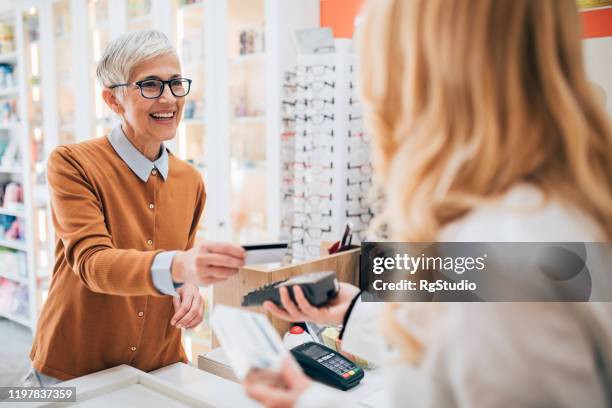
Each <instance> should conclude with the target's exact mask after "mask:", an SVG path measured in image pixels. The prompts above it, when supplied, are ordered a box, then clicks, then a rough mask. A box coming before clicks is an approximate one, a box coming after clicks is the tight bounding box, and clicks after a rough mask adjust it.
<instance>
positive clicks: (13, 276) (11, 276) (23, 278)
mask: <svg viewBox="0 0 612 408" xmlns="http://www.w3.org/2000/svg"><path fill="white" fill-rule="evenodd" d="M0 278H6V279H9V280H12V281H14V282H19V283H22V284H25V285H27V284H28V278H27V277H26V276H21V275H17V274H15V273H9V272H2V271H0Z"/></svg>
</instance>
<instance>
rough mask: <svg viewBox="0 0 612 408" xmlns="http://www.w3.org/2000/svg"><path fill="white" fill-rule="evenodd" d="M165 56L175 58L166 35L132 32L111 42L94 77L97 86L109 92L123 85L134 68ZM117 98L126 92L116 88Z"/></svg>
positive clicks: (146, 31)
mask: <svg viewBox="0 0 612 408" xmlns="http://www.w3.org/2000/svg"><path fill="white" fill-rule="evenodd" d="M166 54H177V52H176V50H175V49H174V47H173V46H172V43H170V40H169V39H168V37H167V36H166V34H164V33H162V32H161V31H158V30H141V31H133V32H129V33H126V34H123V35H122V36H120V37H118V38H116V39H114V40H113V41H111V42H110V43H109V44H108V46H107V47H106V49H105V50H104V54H103V55H102V58H101V59H100V62H99V63H98V68H97V69H96V76H97V77H98V81H99V82H100V85H102V86H103V87H105V88H108V87H110V86H112V85H117V84H125V83H127V82H128V81H129V80H130V74H131V73H132V70H133V69H134V67H135V66H137V65H138V64H140V63H142V62H145V61H147V60H150V59H151V58H155V57H159V56H162V55H166ZM116 90H117V91H119V96H122V95H123V94H124V93H125V88H123V87H122V88H117V89H116Z"/></svg>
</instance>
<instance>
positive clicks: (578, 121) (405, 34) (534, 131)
mask: <svg viewBox="0 0 612 408" xmlns="http://www.w3.org/2000/svg"><path fill="white" fill-rule="evenodd" d="M364 11H365V12H364V14H363V17H362V24H361V27H360V28H359V32H358V42H359V53H360V56H359V57H360V64H359V67H360V88H361V93H362V99H363V102H364V109H365V112H364V113H365V120H366V126H367V127H368V130H369V131H370V132H371V133H372V135H373V137H374V145H375V148H374V167H375V170H376V174H377V179H378V181H379V183H380V184H381V185H382V187H383V190H384V192H385V195H386V203H385V204H384V208H383V212H382V214H381V216H380V217H379V218H378V220H379V221H381V220H382V221H383V222H384V221H386V220H393V222H392V223H388V224H389V234H390V238H392V239H393V240H401V241H412V242H428V241H435V240H436V238H437V236H438V234H439V232H440V229H441V228H442V227H444V225H446V224H447V223H449V222H451V221H453V220H456V219H458V218H460V217H462V216H464V215H465V214H466V213H468V212H469V211H470V210H472V209H473V208H474V207H475V206H478V205H480V204H482V203H483V202H485V201H487V200H492V199H495V198H497V197H499V196H500V195H502V194H503V193H505V192H506V191H508V189H509V188H511V187H513V186H515V185H516V184H517V183H521V182H529V183H533V184H535V185H537V186H538V187H539V188H540V189H541V190H542V191H543V192H544V193H545V195H546V196H547V197H551V196H554V197H555V198H558V199H560V200H562V201H563V202H566V203H567V204H569V205H573V206H575V207H577V208H579V209H582V210H583V211H584V212H585V213H586V214H587V215H589V216H590V217H591V218H592V219H593V220H594V221H595V222H596V223H597V224H598V225H599V226H600V227H601V229H602V230H603V231H604V233H605V234H606V236H607V237H608V239H611V238H612V131H611V128H610V124H609V122H608V119H607V117H606V115H605V113H604V110H603V107H602V106H600V104H599V102H598V100H597V99H596V97H595V95H594V93H593V91H592V88H591V86H590V84H589V82H588V81H587V79H586V75H585V72H584V67H583V62H582V50H581V27H580V22H579V19H578V14H577V11H576V4H575V0H556V1H553V0H548V1H532V0H511V1H506V0H479V1H471V0H373V1H372V0H370V1H369V4H367V5H366V8H365V10H364ZM397 307H398V306H397V305H395V306H390V308H391V309H395V308H397ZM390 312H391V313H386V314H385V315H386V316H387V317H386V318H385V319H383V326H384V332H385V333H389V334H391V333H393V334H394V335H392V336H388V337H390V340H392V341H393V342H395V343H397V344H400V345H403V346H404V347H402V349H403V350H404V351H405V357H406V358H407V359H408V360H410V361H415V360H418V356H419V355H420V352H421V349H422V345H421V344H420V343H419V342H418V341H417V340H416V339H415V338H414V337H413V336H411V335H410V333H408V332H406V331H405V330H402V329H401V328H400V327H399V326H398V325H397V323H396V322H395V320H394V319H393V316H394V313H393V312H394V311H393V310H390Z"/></svg>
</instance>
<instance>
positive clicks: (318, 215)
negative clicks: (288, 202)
mask: <svg viewBox="0 0 612 408" xmlns="http://www.w3.org/2000/svg"><path fill="white" fill-rule="evenodd" d="M293 214H294V215H295V216H296V219H299V218H306V219H307V220H308V221H310V222H312V223H315V224H320V223H321V222H323V220H324V219H325V218H331V216H332V210H328V211H326V212H321V211H307V212H306V211H294V212H293Z"/></svg>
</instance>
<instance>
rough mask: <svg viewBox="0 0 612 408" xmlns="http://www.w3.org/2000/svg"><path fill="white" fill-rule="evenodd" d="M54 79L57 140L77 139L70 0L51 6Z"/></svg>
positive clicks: (70, 141) (59, 141) (68, 141)
mask: <svg viewBox="0 0 612 408" xmlns="http://www.w3.org/2000/svg"><path fill="white" fill-rule="evenodd" d="M52 14H53V17H52V20H53V26H52V27H53V39H54V47H53V52H54V61H55V75H56V78H55V81H56V82H55V83H56V84H57V85H56V86H57V87H56V95H57V102H56V107H57V112H58V127H59V128H58V133H57V135H58V144H67V143H74V142H76V129H75V125H74V124H75V106H76V105H75V90H76V86H75V83H74V80H75V72H74V69H75V64H74V59H73V50H74V44H73V41H72V29H73V22H72V16H71V10H70V0H58V1H55V2H54V3H53V6H52Z"/></svg>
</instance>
